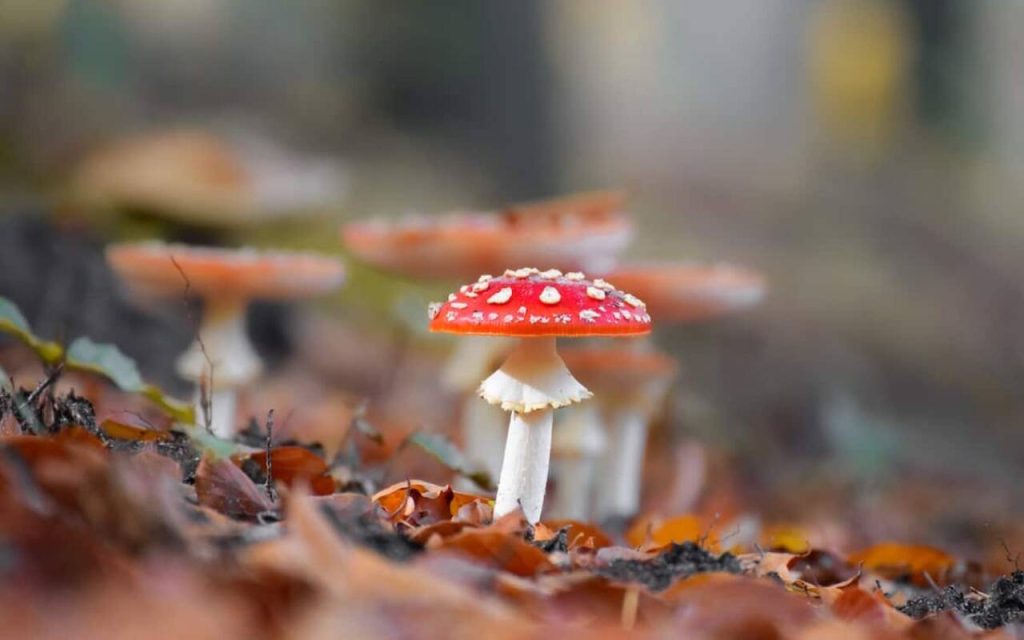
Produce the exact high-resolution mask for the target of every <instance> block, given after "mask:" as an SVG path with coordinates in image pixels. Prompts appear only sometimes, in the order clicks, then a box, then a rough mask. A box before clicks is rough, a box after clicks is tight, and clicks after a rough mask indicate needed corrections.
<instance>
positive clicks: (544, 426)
mask: <svg viewBox="0 0 1024 640" xmlns="http://www.w3.org/2000/svg"><path fill="white" fill-rule="evenodd" d="M553 419H554V410H553V409H540V410H538V411H531V412H530V413H519V412H518V411H513V412H512V419H511V420H510V421H509V425H508V439H507V440H506V441H505V457H504V460H503V461H502V463H501V478H500V479H499V480H498V495H497V497H496V498H495V499H494V517H495V518H500V517H501V516H503V515H505V514H508V513H512V512H513V511H515V510H516V509H518V508H519V507H520V506H521V507H522V508H523V516H524V517H525V518H526V520H527V521H528V522H530V523H536V522H539V521H540V512H541V509H543V507H544V489H545V488H546V486H547V482H548V464H549V462H550V458H551V425H552V422H553Z"/></svg>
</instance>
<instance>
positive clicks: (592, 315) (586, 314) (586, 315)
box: [580, 309, 601, 322]
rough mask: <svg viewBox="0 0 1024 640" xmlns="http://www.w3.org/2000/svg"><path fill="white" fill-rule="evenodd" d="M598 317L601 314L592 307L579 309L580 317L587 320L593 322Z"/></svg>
mask: <svg viewBox="0 0 1024 640" xmlns="http://www.w3.org/2000/svg"><path fill="white" fill-rule="evenodd" d="M600 317H601V314H599V313H598V312H596V311H594V310H593V309H584V310H583V311H580V318H581V319H583V320H586V321H587V322H593V321H595V320H597V319H598V318H600Z"/></svg>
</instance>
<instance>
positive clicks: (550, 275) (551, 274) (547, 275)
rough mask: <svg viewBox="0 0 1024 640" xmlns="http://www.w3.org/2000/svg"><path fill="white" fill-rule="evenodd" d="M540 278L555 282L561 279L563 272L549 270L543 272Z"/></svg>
mask: <svg viewBox="0 0 1024 640" xmlns="http://www.w3.org/2000/svg"><path fill="white" fill-rule="evenodd" d="M540 277H542V278H544V279H545V280H554V279H555V278H561V277H562V272H561V271H559V270H558V269H548V270H547V271H541V272H540Z"/></svg>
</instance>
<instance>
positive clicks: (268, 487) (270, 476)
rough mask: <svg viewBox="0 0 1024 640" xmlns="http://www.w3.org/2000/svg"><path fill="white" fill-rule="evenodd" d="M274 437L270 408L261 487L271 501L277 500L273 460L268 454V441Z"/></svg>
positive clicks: (272, 411)
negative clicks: (263, 476)
mask: <svg viewBox="0 0 1024 640" xmlns="http://www.w3.org/2000/svg"><path fill="white" fill-rule="evenodd" d="M273 438H274V410H273V409H271V410H270V411H268V412H267V441H266V448H265V452H266V453H265V456H266V458H265V461H264V462H265V466H266V467H267V477H266V479H265V480H264V481H263V489H264V490H265V491H266V492H267V497H268V498H270V499H271V500H272V501H276V500H277V491H275V490H274V461H273V457H272V456H271V455H270V443H271V441H272V440H273Z"/></svg>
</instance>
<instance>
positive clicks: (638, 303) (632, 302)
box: [623, 293, 644, 307]
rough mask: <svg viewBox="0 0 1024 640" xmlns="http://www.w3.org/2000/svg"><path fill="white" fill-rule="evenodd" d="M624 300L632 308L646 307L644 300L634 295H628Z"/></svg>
mask: <svg viewBox="0 0 1024 640" xmlns="http://www.w3.org/2000/svg"><path fill="white" fill-rule="evenodd" d="M623 300H625V301H626V304H628V305H629V306H631V307H642V306H644V302H643V300H641V299H640V298H638V297H636V296H634V295H633V294H632V293H627V294H626V295H625V296H624V297H623Z"/></svg>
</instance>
